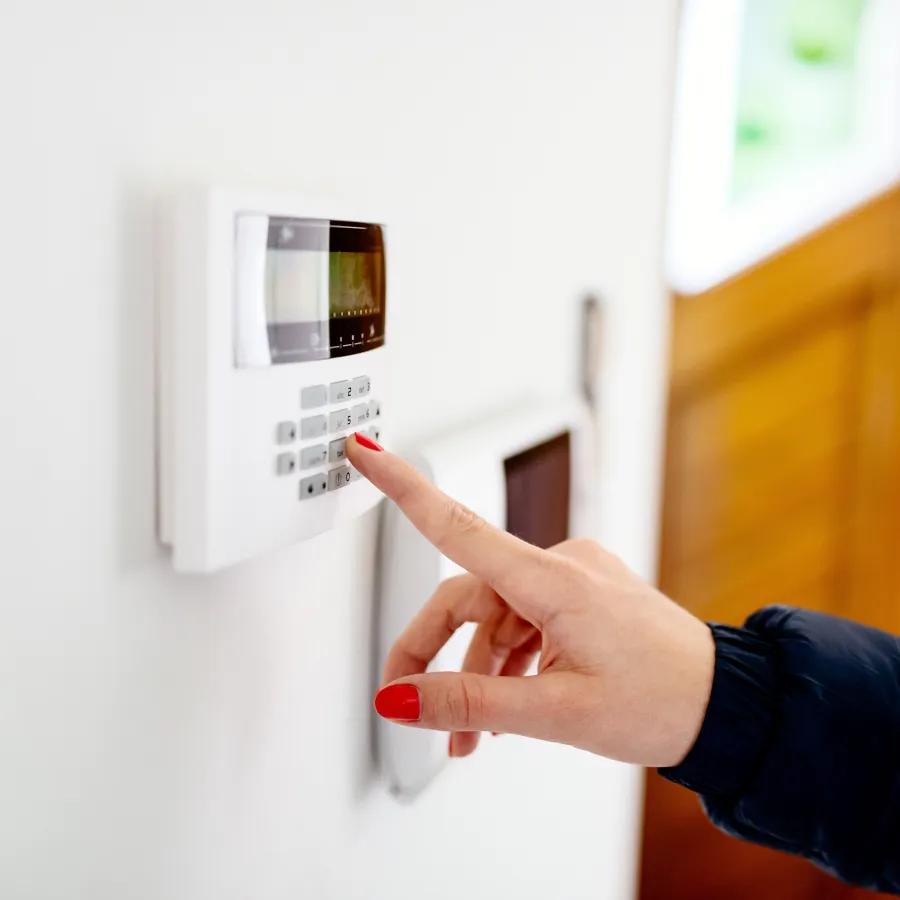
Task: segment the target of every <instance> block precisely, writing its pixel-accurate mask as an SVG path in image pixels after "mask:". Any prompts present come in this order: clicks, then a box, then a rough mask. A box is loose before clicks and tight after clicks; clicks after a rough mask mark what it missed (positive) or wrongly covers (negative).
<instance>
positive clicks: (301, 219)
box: [159, 188, 388, 572]
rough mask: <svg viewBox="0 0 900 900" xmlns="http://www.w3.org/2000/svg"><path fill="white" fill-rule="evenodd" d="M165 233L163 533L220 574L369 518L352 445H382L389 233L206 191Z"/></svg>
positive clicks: (261, 198)
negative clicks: (353, 441)
mask: <svg viewBox="0 0 900 900" xmlns="http://www.w3.org/2000/svg"><path fill="white" fill-rule="evenodd" d="M161 225H162V237H163V244H162V247H161V251H162V253H161V262H162V265H163V272H162V276H163V277H162V282H161V296H160V322H159V373H160V422H159V428H160V537H161V540H162V541H163V543H165V544H168V545H170V546H171V547H172V551H173V563H174V566H175V568H176V569H177V570H179V571H188V572H210V571H213V570H216V569H220V568H222V567H225V566H228V565H230V564H232V563H236V562H239V561H241V560H244V559H248V558H250V557H253V556H256V555H258V554H261V553H264V552H266V551H269V550H272V549H274V548H277V547H281V546H285V545H287V544H290V543H293V542H296V541H300V540H303V539H306V538H309V537H312V536H313V535H315V534H318V533H320V532H322V531H325V530H327V529H329V528H333V527H335V526H336V525H339V524H340V523H342V522H344V521H346V520H348V519H350V518H351V517H354V516H357V515H359V514H361V513H363V512H365V511H366V510H368V509H371V508H372V507H373V506H374V505H375V504H376V503H377V502H378V500H379V498H380V494H379V492H378V491H377V490H376V489H375V488H374V487H372V485H370V484H369V483H368V482H367V481H365V479H362V478H361V477H360V476H359V474H358V473H357V472H355V471H354V470H353V468H352V467H351V466H350V465H348V463H347V460H346V458H345V453H344V442H345V440H346V438H347V436H348V435H350V434H351V433H353V432H354V431H365V432H366V433H368V434H369V435H370V436H371V437H373V438H375V439H376V440H378V441H379V442H381V443H384V435H383V434H382V415H383V407H382V403H383V401H384V400H385V399H386V397H387V390H388V385H387V378H388V369H387V361H386V354H387V350H386V348H385V346H384V345H385V300H386V266H385V226H384V223H383V222H382V220H381V219H379V218H377V217H373V215H372V214H371V213H370V212H367V211H362V210H357V209H353V208H345V207H342V206H339V205H336V204H333V203H327V202H323V201H321V200H315V199H312V198H305V197H291V196H280V195H277V194H276V195H264V194H256V193H252V192H241V191H233V190H227V189H218V188H208V189H198V190H195V191H188V192H186V193H184V194H181V195H180V196H177V197H175V198H173V200H172V202H171V204H170V206H169V208H167V210H166V215H165V217H164V220H163V222H162V223H161Z"/></svg>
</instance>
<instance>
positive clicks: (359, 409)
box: [350, 403, 370, 427]
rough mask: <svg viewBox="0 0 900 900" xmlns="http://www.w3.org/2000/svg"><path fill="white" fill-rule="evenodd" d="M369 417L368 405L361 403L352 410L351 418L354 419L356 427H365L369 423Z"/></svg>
mask: <svg viewBox="0 0 900 900" xmlns="http://www.w3.org/2000/svg"><path fill="white" fill-rule="evenodd" d="M369 415H370V413H369V405H368V404H367V403H360V404H359V406H354V407H353V409H351V410H350V417H351V418H352V419H353V425H354V426H355V427H358V426H360V425H365V424H366V422H368V421H369Z"/></svg>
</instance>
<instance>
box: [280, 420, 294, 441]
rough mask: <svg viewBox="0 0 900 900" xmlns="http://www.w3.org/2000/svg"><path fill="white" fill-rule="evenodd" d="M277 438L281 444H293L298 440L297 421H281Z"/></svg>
mask: <svg viewBox="0 0 900 900" xmlns="http://www.w3.org/2000/svg"><path fill="white" fill-rule="evenodd" d="M275 439H276V440H277V441H278V443H279V444H293V443H294V441H296V440H297V423H296V422H279V423H278V427H277V428H276V430H275Z"/></svg>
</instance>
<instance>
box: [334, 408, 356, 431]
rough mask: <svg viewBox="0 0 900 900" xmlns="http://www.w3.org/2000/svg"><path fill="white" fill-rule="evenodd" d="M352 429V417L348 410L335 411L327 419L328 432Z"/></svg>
mask: <svg viewBox="0 0 900 900" xmlns="http://www.w3.org/2000/svg"><path fill="white" fill-rule="evenodd" d="M352 427H353V417H352V415H351V413H350V410H349V409H336V410H335V411H334V412H333V413H331V415H330V416H329V418H328V430H329V431H344V430H345V429H347V428H352Z"/></svg>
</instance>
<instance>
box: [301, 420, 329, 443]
mask: <svg viewBox="0 0 900 900" xmlns="http://www.w3.org/2000/svg"><path fill="white" fill-rule="evenodd" d="M326 434H328V419H326V418H325V416H311V417H310V418H308V419H301V420H300V437H302V438H303V440H304V441H308V440H309V439H310V438H317V437H324V436H325V435H326Z"/></svg>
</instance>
